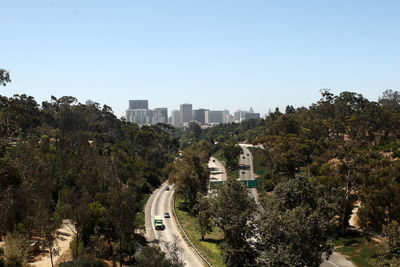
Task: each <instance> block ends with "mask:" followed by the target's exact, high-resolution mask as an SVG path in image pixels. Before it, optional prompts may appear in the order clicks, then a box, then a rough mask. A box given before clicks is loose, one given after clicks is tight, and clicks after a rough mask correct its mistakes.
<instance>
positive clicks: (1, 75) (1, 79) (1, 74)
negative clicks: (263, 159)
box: [0, 69, 11, 86]
mask: <svg viewBox="0 0 400 267" xmlns="http://www.w3.org/2000/svg"><path fill="white" fill-rule="evenodd" d="M10 82H11V79H10V73H9V72H8V71H7V70H5V69H0V85H3V86H6V84H7V83H10Z"/></svg>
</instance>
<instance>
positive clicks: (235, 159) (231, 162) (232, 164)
mask: <svg viewBox="0 0 400 267" xmlns="http://www.w3.org/2000/svg"><path fill="white" fill-rule="evenodd" d="M222 149H223V152H224V157H225V159H226V167H227V168H228V169H230V170H235V169H237V167H238V166H239V156H240V153H242V148H241V147H240V146H239V145H238V144H235V143H233V142H232V143H227V144H225V145H224V146H223V148H222Z"/></svg>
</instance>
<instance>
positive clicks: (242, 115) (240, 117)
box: [233, 109, 248, 122]
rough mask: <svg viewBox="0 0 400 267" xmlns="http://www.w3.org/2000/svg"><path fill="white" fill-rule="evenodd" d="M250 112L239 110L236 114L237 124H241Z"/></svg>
mask: <svg viewBox="0 0 400 267" xmlns="http://www.w3.org/2000/svg"><path fill="white" fill-rule="evenodd" d="M247 113H248V112H247V111H243V110H240V109H239V110H238V111H236V112H235V113H234V118H233V119H234V121H235V122H241V121H242V120H244V119H245V116H246V114H247Z"/></svg>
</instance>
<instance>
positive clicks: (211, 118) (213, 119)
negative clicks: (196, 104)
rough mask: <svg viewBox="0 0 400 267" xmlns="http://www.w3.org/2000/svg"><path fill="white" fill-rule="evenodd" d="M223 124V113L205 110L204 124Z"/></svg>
mask: <svg viewBox="0 0 400 267" xmlns="http://www.w3.org/2000/svg"><path fill="white" fill-rule="evenodd" d="M223 122H224V112H223V111H222V110H207V111H206V124H218V123H223Z"/></svg>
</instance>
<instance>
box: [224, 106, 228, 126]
mask: <svg viewBox="0 0 400 267" xmlns="http://www.w3.org/2000/svg"><path fill="white" fill-rule="evenodd" d="M223 123H229V110H227V109H225V110H224V121H223Z"/></svg>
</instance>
